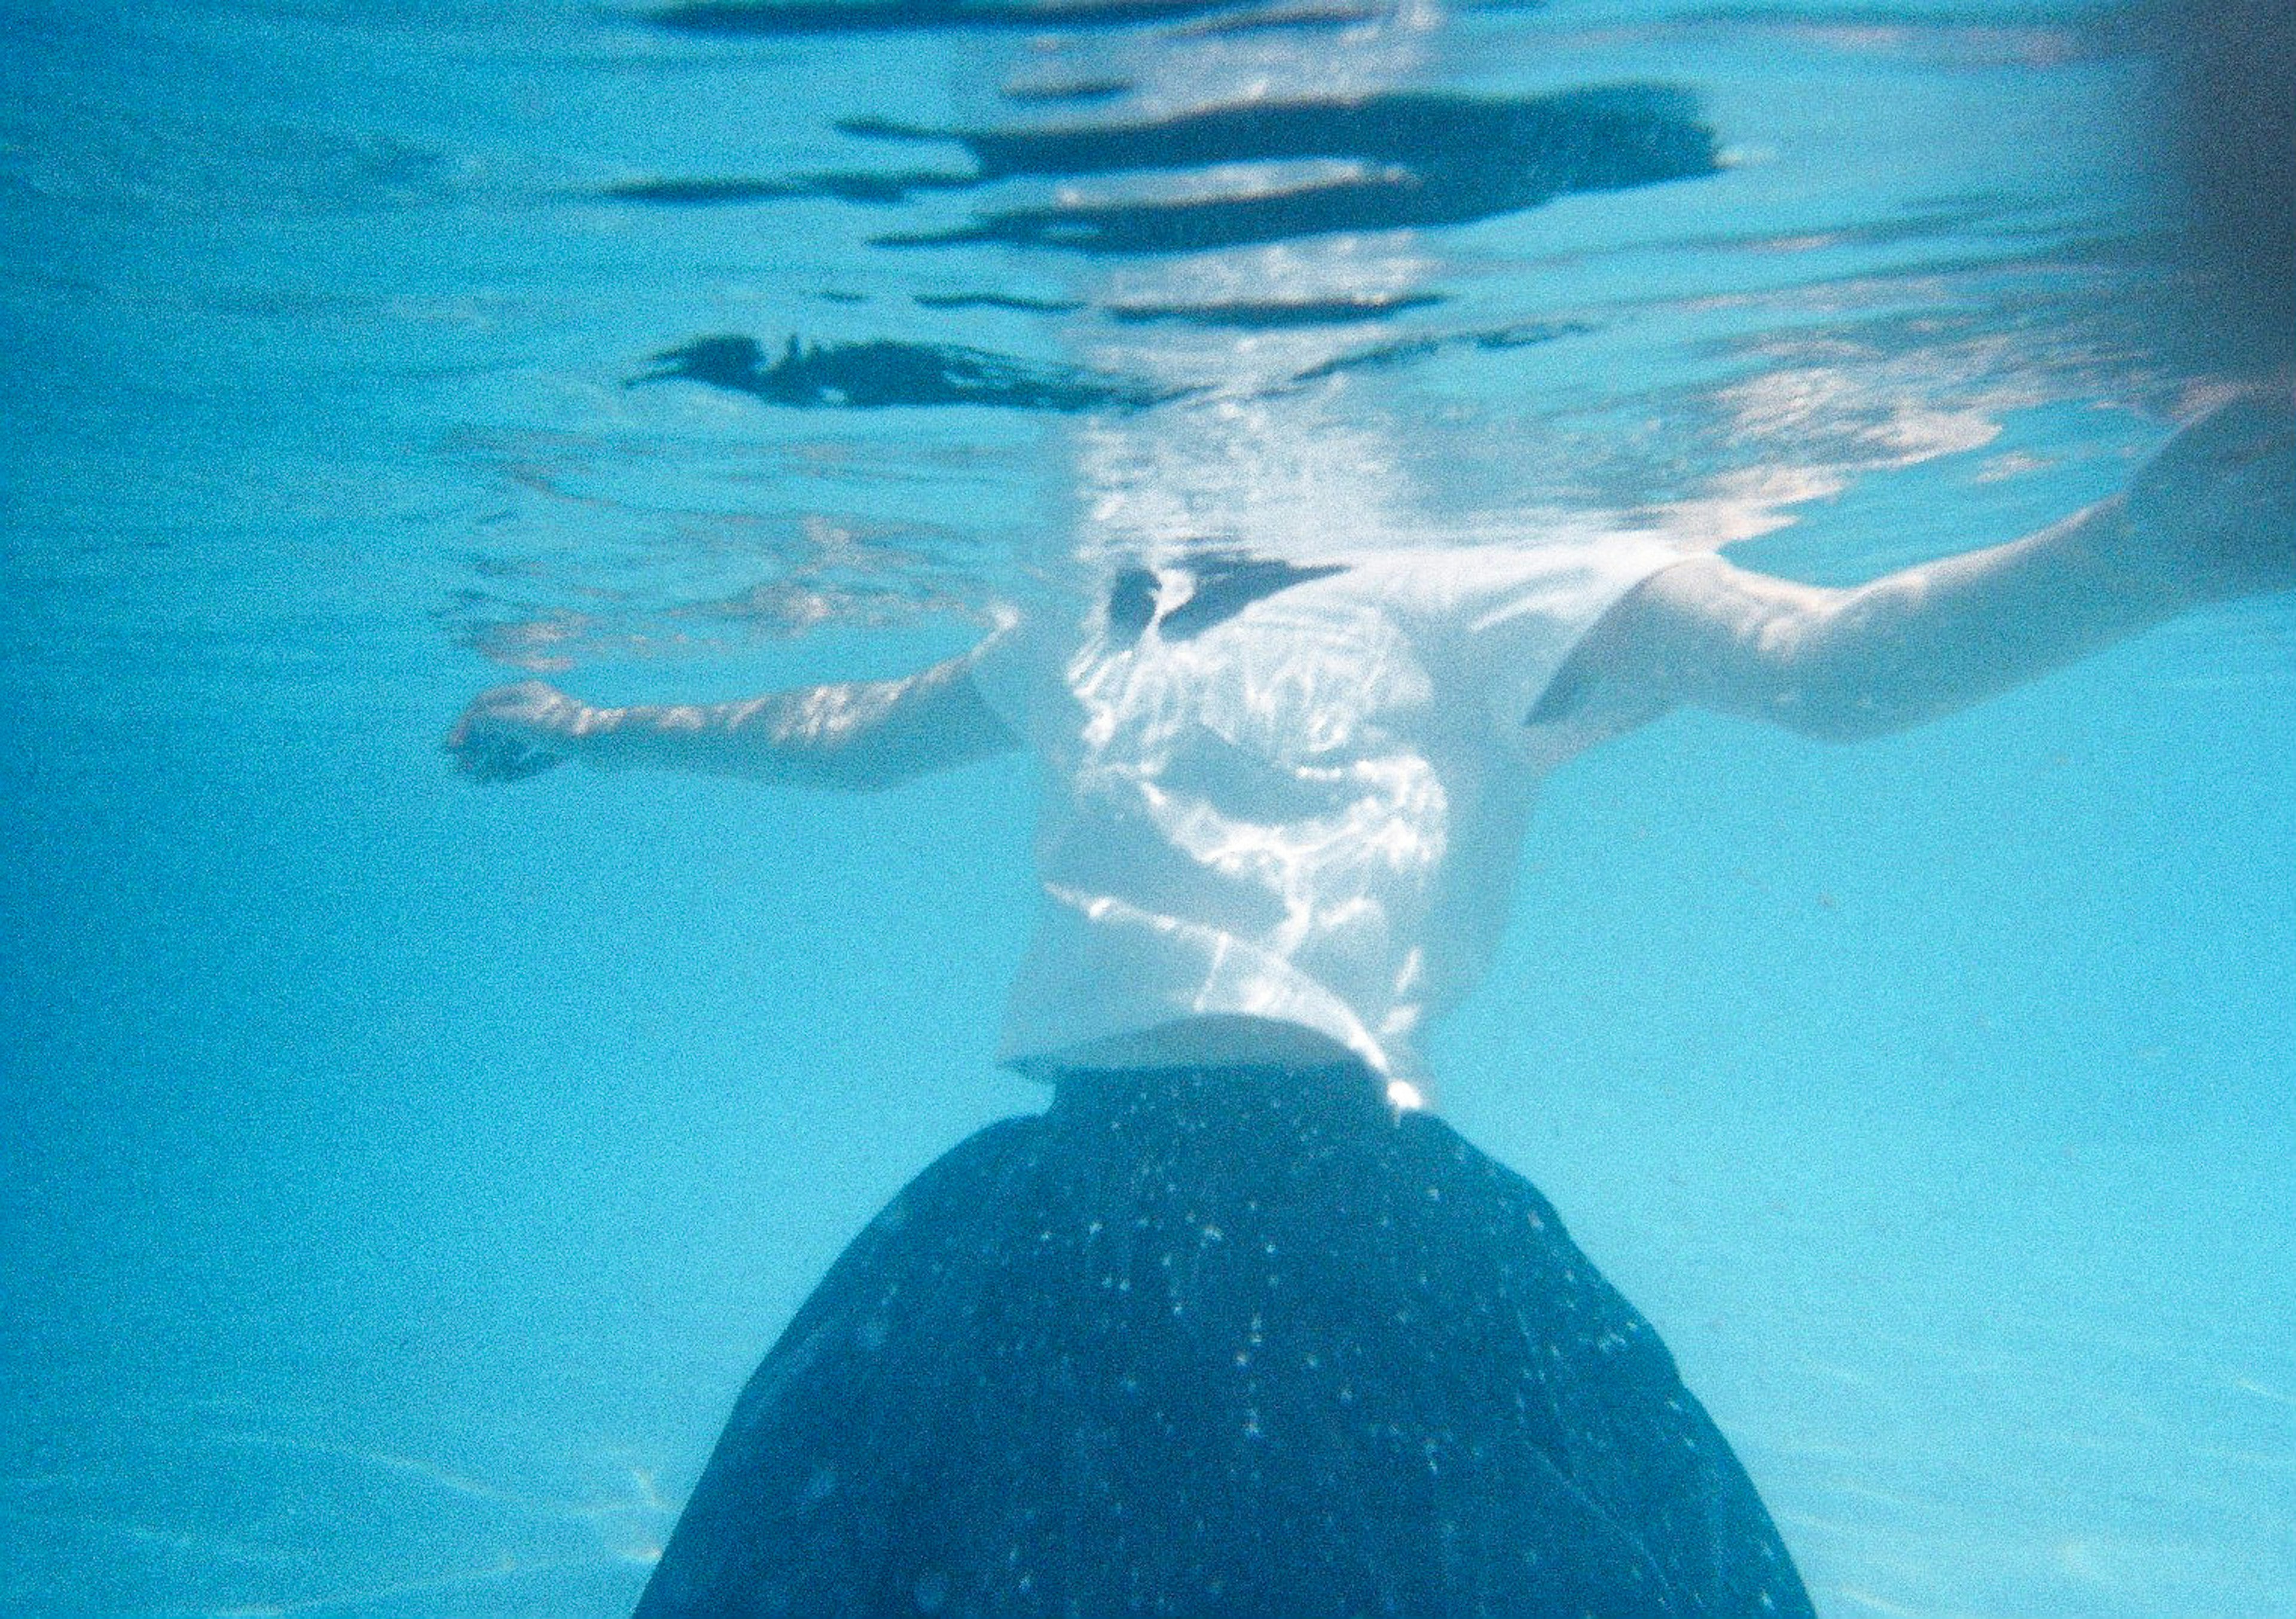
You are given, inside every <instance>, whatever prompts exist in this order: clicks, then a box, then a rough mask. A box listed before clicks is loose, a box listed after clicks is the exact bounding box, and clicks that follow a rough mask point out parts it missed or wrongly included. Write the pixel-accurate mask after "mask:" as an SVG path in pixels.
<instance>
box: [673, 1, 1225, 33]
mask: <svg viewBox="0 0 2296 1619" xmlns="http://www.w3.org/2000/svg"><path fill="white" fill-rule="evenodd" d="M1247 9H1249V7H1248V6H1247V5H1244V4H1238V0H696V3H695V4H685V5H672V6H666V7H664V8H663V9H661V10H660V11H657V12H652V13H650V14H649V15H648V16H647V18H646V20H647V21H648V22H650V23H652V25H653V26H654V27H656V28H658V29H668V30H669V31H670V32H672V33H678V34H701V35H709V36H714V37H719V38H733V39H775V38H791V37H799V38H801V37H809V36H819V35H824V34H897V33H914V32H918V31H921V30H925V29H1054V28H1060V29H1128V28H1140V27H1143V26H1146V25H1151V24H1154V23H1160V22H1175V21H1181V20H1187V19H1190V18H1195V17H1202V16H1206V15H1209V14H1211V13H1215V12H1235V11H1242V10H1247Z"/></svg>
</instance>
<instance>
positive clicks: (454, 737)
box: [447, 680, 587, 781]
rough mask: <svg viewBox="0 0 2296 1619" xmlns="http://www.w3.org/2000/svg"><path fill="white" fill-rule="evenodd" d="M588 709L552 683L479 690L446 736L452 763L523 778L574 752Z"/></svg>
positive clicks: (482, 774)
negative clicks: (574, 745)
mask: <svg viewBox="0 0 2296 1619" xmlns="http://www.w3.org/2000/svg"><path fill="white" fill-rule="evenodd" d="M586 712H587V709H586V707H584V705H583V704H581V703H580V702H578V701H577V700H576V699H573V698H570V697H569V696H567V695H566V693H564V692H563V691H559V690H558V688H557V687H555V686H548V685H545V684H544V683H542V682H540V681H538V680H522V681H521V682H519V683H518V684H516V685H514V686H496V687H495V688H494V689H493V690H492V691H481V692H480V693H479V695H478V696H477V697H475V698H474V699H471V706H470V707H467V708H465V709H463V717H462V719H461V720H459V721H458V722H456V724H455V729H454V732H453V733H452V734H451V735H449V736H448V737H447V752H449V753H451V754H453V755H454V756H455V765H456V766H457V767H458V768H459V769H461V770H462V772H463V773H464V774H465V775H468V776H471V777H472V778H474V779H475V780H478V781H524V780H525V779H526V778H527V777H529V776H537V775H540V774H541V773H543V772H544V771H545V770H548V769H549V768H550V767H551V766H552V765H563V764H564V763H565V762H566V761H567V760H568V759H569V758H570V757H571V756H572V754H573V740H574V738H575V737H576V736H577V735H578V734H579V728H580V724H581V719H582V716H583V715H584V714H585V713H586Z"/></svg>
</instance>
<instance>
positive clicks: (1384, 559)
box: [973, 534, 1683, 1081]
mask: <svg viewBox="0 0 2296 1619" xmlns="http://www.w3.org/2000/svg"><path fill="white" fill-rule="evenodd" d="M1682 555H1683V553H1682V552H1678V551H1677V550H1675V549H1673V548H1672V547H1670V546H1669V545H1666V544H1661V543H1659V542H1657V541H1655V540H1653V539H1652V538H1650V537H1648V536H1635V535H1624V534H1603V535H1592V536H1589V535H1581V536H1560V535H1558V536H1551V537H1550V539H1548V540H1547V541H1546V542H1543V543H1538V544H1522V545H1505V546H1501V545H1492V546H1482V547H1475V546H1449V547H1434V546H1430V547H1405V548H1398V549H1393V550H1388V551H1384V552H1348V551H1346V550H1344V549H1329V550H1318V551H1316V553H1315V554H1312V555H1300V556H1284V557H1277V556H1272V555H1260V554H1258V553H1255V552H1249V551H1226V550H1218V549H1205V548H1199V549H1198V550H1197V551H1196V552H1192V553H1190V554H1186V555H1178V556H1173V557H1168V558H1164V559H1160V560H1156V561H1155V562H1154V564H1153V565H1150V564H1149V563H1147V562H1143V561H1141V560H1136V559H1133V560H1126V561H1125V562H1124V563H1123V565H1122V566H1120V567H1118V568H1114V569H1112V570H1111V575H1110V576H1109V577H1108V578H1107V579H1106V580H1105V581H1103V584H1102V585H1100V587H1099V588H1098V590H1097V592H1096V593H1093V594H1090V595H1088V596H1087V599H1086V600H1084V601H1081V602H1076V603H1071V604H1070V606H1069V608H1068V609H1066V610H1065V611H1064V610H1063V609H1061V608H1058V607H1047V608H1046V609H1042V610H1040V611H1038V612H1037V613H1034V614H1032V615H1031V616H1030V617H1029V618H1027V619H1024V620H1023V621H1021V623H1020V624H1019V625H1018V626H1014V627H1013V629H1012V630H1010V631H1008V632H1007V633H1006V634H1005V635H1004V636H1003V637H1001V638H1000V639H999V640H997V641H996V642H993V643H992V644H991V645H990V646H989V647H988V648H987V649H985V650H984V651H983V652H982V653H981V654H980V657H979V658H978V659H977V660H976V662H975V664H974V666H973V679H974V682H975V683H976V684H977V686H978V687H979V688H980V691H981V693H982V695H983V696H984V697H985V698H986V699H987V700H988V702H989V703H990V705H991V706H992V707H995V708H996V711H997V713H998V714H999V715H1001V716H1002V717H1003V718H1004V719H1005V722H1006V723H1007V724H1009V725H1010V726H1011V727H1012V728H1013V731H1014V732H1016V733H1018V734H1020V735H1021V736H1023V737H1025V738H1027V740H1028V741H1029V745H1030V746H1031V748H1033V749H1034V750H1035V751H1036V753H1037V756H1038V757H1039V758H1040V759H1041V760H1042V761H1043V764H1044V781H1045V789H1044V800H1043V809H1042V813H1041V814H1040V817H1039V830H1038V834H1037V871H1038V876H1039V878H1040V879H1041V882H1042V886H1043V887H1042V892H1043V898H1042V901H1041V903H1040V904H1039V906H1038V914H1037V928H1036V935H1035V938H1034V940H1033V942H1032V943H1031V945H1030V948H1029V953H1028V955H1027V957H1026V958H1025V959H1024V960H1023V961H1022V963H1021V969H1020V972H1019V974H1018V975H1017V977H1016V979H1015V982H1014V985H1013V994H1012V1000H1011V1002H1010V1004H1009V1007H1008V1009H1007V1012H1006V1018H1005V1031H1004V1038H1003V1045H1002V1056H1003V1058H1004V1059H1005V1061H1007V1062H1008V1063H1010V1064H1011V1065H1012V1066H1013V1067H1016V1068H1019V1069H1020V1070H1021V1072H1023V1073H1029V1074H1039V1075H1046V1076H1048V1077H1049V1076H1054V1075H1057V1074H1058V1073H1059V1072H1061V1071H1063V1070H1066V1069H1070V1068H1078V1067H1092V1068H1111V1067H1174V1066H1180V1065H1185V1064H1189V1063H1237V1062H1292V1063H1297V1062H1301V1061H1331V1060H1334V1059H1340V1058H1342V1057H1344V1056H1349V1055H1352V1056H1353V1057H1354V1058H1355V1059H1357V1060H1359V1061H1361V1062H1363V1063H1365V1065H1367V1066H1368V1067H1371V1068H1373V1069H1374V1070H1375V1071H1377V1072H1379V1073H1381V1074H1382V1075H1392V1076H1395V1077H1398V1078H1401V1079H1404V1080H1406V1081H1417V1080H1419V1079H1421V1078H1422V1077H1423V1071H1424V1070H1423V1063H1422V1060H1421V1059H1420V1056H1419V1051H1418V1037H1419V1034H1420V1033H1421V1031H1422V1030H1423V1028H1424V1026H1425V1025H1426V1024H1427V1022H1428V1020H1429V1019H1431V1018H1436V1017H1439V1016H1440V1015H1441V1014H1442V1013H1443V1012H1444V1011H1446V1010H1448V1009H1449V1008H1450V1007H1451V1006H1453V1005H1454V1004H1456V1002H1457V1001H1458V1000H1459V998H1460V997H1461V996H1462V995H1464V993H1466V991H1467V990H1468V989H1469V988H1470V987H1472V985H1473V984H1474V983H1475V981H1476V980H1477V979H1478V978H1480V977H1481V975H1482V972H1483V969H1484V967H1485V966H1486V964H1487V963H1488V960H1489V958H1490V956H1491V954H1492V953H1493V952H1494V951H1496V949H1497V945H1498V941H1499V938H1500V936H1501V934H1502V932H1503V930H1504V928H1505V924H1506V919H1507V913H1508V908H1509V904H1510V902H1511V900H1512V897H1513V890H1514V876H1515V869H1516V865H1517V863H1518V862H1519V861H1520V860H1521V850H1522V841H1523V838H1524V835H1525V832H1526V830H1527V829H1528V825H1529V817H1530V812H1531V806H1532V804H1533V802H1534V800H1535V798H1536V797H1537V794H1538V784H1539V782H1540V781H1541V779H1542V778H1543V777H1544V775H1545V774H1546V772H1548V771H1550V770H1552V769H1553V768H1554V766H1555V765H1558V764H1560V763H1561V762H1562V760H1563V759H1565V758H1568V757H1569V756H1570V755H1571V754H1572V753H1573V752H1574V751H1576V750H1577V748H1579V747H1581V746H1584V745H1585V743H1586V741H1587V740H1589V739H1586V738H1582V737H1579V736H1577V735H1575V734H1574V733H1573V732H1572V731H1571V728H1570V727H1569V726H1568V725H1545V724H1529V723H1528V722H1529V718H1530V715H1532V713H1533V711H1534V710H1535V709H1536V708H1537V707H1538V701H1539V699H1540V697H1541V696H1542V694H1543V693H1544V692H1545V691H1546V688H1547V685H1548V683H1550V682H1551V681H1552V680H1553V679H1554V675H1555V672H1556V671H1557V670H1558V669H1560V668H1561V667H1562V665H1563V664H1564V662H1565V661H1566V660H1567V659H1568V658H1569V657H1570V653H1571V651H1572V650H1573V649H1575V648H1576V647H1577V646H1578V644H1579V642H1580V640H1581V639H1582V638H1583V637H1584V636H1585V634H1587V631H1588V630H1589V629H1591V628H1592V627H1593V626H1595V623H1596V622H1597V621H1598V620H1600V619H1601V617H1603V614H1604V613H1605V612H1607V611H1609V610H1610V609H1611V607H1612V606H1613V605H1614V604H1616V602H1617V601H1619V599H1620V597H1621V596H1623V595H1625V594H1626V593H1627V592H1628V591H1629V590H1631V589H1633V588H1634V586H1636V585H1638V584H1640V583H1641V582H1642V581H1643V580H1644V579H1646V578H1648V577H1649V576H1651V575H1652V574H1653V573H1655V572H1657V571H1658V570H1659V569H1661V568H1666V567H1669V566H1670V565H1671V564H1673V563H1675V562H1678V561H1680V560H1682Z"/></svg>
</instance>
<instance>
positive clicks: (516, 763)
mask: <svg viewBox="0 0 2296 1619" xmlns="http://www.w3.org/2000/svg"><path fill="white" fill-rule="evenodd" d="M1018 745H1019V742H1018V739H1017V738H1015V737H1014V736H1013V733H1012V732H1010V731H1008V730H1006V729H1005V724H1004V723H1003V721H1001V720H1000V719H998V718H997V716H996V714H995V713H994V712H993V711H992V710H991V709H990V708H989V707H988V704H987V703H986V702H985V701H983V700H982V699H981V696H980V690H979V688H978V687H976V686H975V685H974V684H973V682H972V658H955V659H952V660H951V661H949V662H947V663H945V664H941V665H939V666H935V667H933V668H931V669H927V670H925V671H924V672H923V673H922V674H919V675H912V676H911V677H909V678H908V679H906V680H890V681H863V682H855V683H848V684H843V685H828V686H811V687H807V688H805V689H803V690H800V691H783V692H776V693H774V694H773V695H771V696H767V697H758V698H750V699H745V700H743V701H741V702H732V703H708V704H680V705H677V706H675V707H630V708H594V707H590V706H589V705H588V704H586V703H584V702H581V701H580V700H578V699H575V698H572V697H569V696H568V695H567V694H566V693H564V692H562V691H556V690H554V689H553V688H552V687H549V686H545V685H544V684H542V683H540V682H538V681H529V682H527V683H524V684H522V685H516V686H502V687H497V688H496V689H495V690H494V691H488V692H484V693H482V694H481V695H480V697H479V698H478V699H477V700H476V701H475V702H473V703H472V704H471V707H470V708H469V709H468V710H466V711H465V712H464V714H463V719H462V722H461V723H460V724H457V725H456V726H455V732H454V734H453V735H452V736H451V737H450V738H448V740H447V748H448V750H449V751H450V752H452V753H453V754H454V755H455V758H456V760H457V762H458V764H460V765H461V766H462V768H463V770H464V771H466V772H467V773H470V774H471V775H472V776H475V777H477V778H478V779H479V780H480V781H520V780H522V779H524V778H526V777H528V776H531V775H534V774H536V773H539V772H541V771H544V770H547V769H549V768H550V767H551V766H552V765H559V764H562V763H564V762H566V761H567V760H569V759H580V760H583V761H584V762H586V763H588V764H592V765H601V766H604V767H607V768H612V769H620V768H628V767H633V766H650V767H652V768H656V769H662V770H677V771H685V772H689V773H699V774H703V775H720V776H736V777H740V778H742V779H743V780H746V781H781V782H790V783H795V784H802V785H808V786H815V787H835V788H844V789H856V790H866V789H873V788H881V787H890V786H893V785H894V784H896V783H898V782H900V781H907V780H908V779H909V778H911V777H913V776H917V775H922V774H923V773H926V772H928V771H933V770H939V769H944V768H946V767H947V766H950V765H962V764H964V763H966V762H968V761H970V760H972V759H977V758H985V757H987V756H989V755H991V754H996V753H1002V752H1004V751H1005V750H1007V749H1008V748H1014V747H1017V746H1018Z"/></svg>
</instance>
